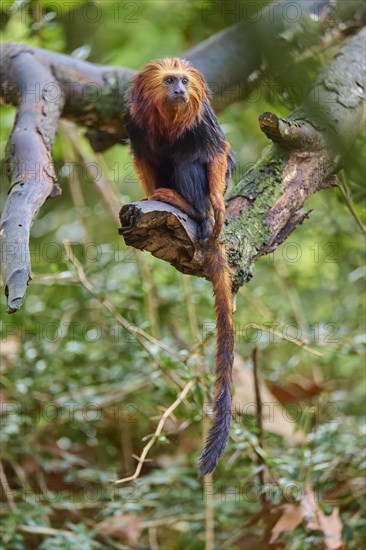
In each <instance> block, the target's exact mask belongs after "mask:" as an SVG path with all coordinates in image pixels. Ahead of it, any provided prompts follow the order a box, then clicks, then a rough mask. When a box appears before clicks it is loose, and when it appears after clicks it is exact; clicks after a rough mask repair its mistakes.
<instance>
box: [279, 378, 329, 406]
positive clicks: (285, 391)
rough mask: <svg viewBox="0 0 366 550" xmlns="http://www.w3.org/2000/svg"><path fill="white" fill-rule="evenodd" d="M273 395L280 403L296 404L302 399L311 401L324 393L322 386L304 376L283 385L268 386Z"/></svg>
mask: <svg viewBox="0 0 366 550" xmlns="http://www.w3.org/2000/svg"><path fill="white" fill-rule="evenodd" d="M268 387H269V389H270V391H271V393H273V395H274V396H275V397H276V398H277V399H278V401H280V403H298V402H299V401H303V400H304V399H311V398H312V397H315V396H316V395H319V394H320V393H321V392H322V391H324V388H323V386H321V385H319V384H317V383H316V382H314V380H311V379H310V378H305V376H297V377H296V379H295V380H292V381H291V382H287V383H285V384H274V383H271V384H268Z"/></svg>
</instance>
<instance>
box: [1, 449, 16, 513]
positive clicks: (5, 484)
mask: <svg viewBox="0 0 366 550" xmlns="http://www.w3.org/2000/svg"><path fill="white" fill-rule="evenodd" d="M0 481H1V485H2V486H3V489H4V493H5V496H6V500H7V501H8V504H9V508H10V509H11V511H12V512H15V502H14V498H13V494H12V491H11V488H10V486H9V482H8V480H7V477H6V474H5V471H4V468H3V463H2V460H0Z"/></svg>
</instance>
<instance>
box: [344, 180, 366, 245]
mask: <svg viewBox="0 0 366 550" xmlns="http://www.w3.org/2000/svg"><path fill="white" fill-rule="evenodd" d="M339 179H340V180H341V181H342V183H341V185H340V186H339V190H340V192H341V195H342V197H343V198H344V202H345V203H346V205H347V208H348V209H349V211H350V212H351V214H352V216H353V217H354V219H355V221H356V223H357V225H358V227H359V228H360V229H361V231H362V233H363V234H364V235H366V227H365V226H364V224H363V223H362V221H361V220H360V218H359V216H358V214H357V212H356V210H355V208H354V206H353V203H352V201H351V199H350V198H349V195H348V192H347V188H346V186H345V183H344V177H343V173H342V172H341V174H340V178H339Z"/></svg>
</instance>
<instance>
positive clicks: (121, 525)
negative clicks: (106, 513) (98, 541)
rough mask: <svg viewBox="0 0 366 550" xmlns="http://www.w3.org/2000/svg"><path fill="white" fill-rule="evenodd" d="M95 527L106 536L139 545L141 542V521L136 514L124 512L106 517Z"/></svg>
mask: <svg viewBox="0 0 366 550" xmlns="http://www.w3.org/2000/svg"><path fill="white" fill-rule="evenodd" d="M95 527H96V528H97V529H98V531H99V533H101V534H102V535H104V536H105V537H111V538H114V539H118V540H123V541H127V542H128V543H129V544H131V545H137V544H138V542H139V537H140V533H141V522H140V518H139V517H138V516H137V515H136V514H123V515H121V516H116V517H114V518H111V519H105V520H104V521H101V522H100V523H97V524H96V526H95Z"/></svg>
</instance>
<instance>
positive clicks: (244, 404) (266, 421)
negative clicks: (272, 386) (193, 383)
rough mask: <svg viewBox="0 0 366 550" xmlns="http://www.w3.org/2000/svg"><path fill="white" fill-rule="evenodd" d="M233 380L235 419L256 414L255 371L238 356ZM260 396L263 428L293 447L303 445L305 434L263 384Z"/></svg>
mask: <svg viewBox="0 0 366 550" xmlns="http://www.w3.org/2000/svg"><path fill="white" fill-rule="evenodd" d="M233 379H234V396H233V405H232V410H233V416H234V419H235V417H236V415H238V414H249V415H253V414H255V411H256V407H255V392H254V381H253V371H252V370H250V369H249V368H248V367H247V366H246V364H245V362H244V361H243V360H242V359H240V357H238V356H237V355H236V356H235V361H234V368H233ZM260 394H261V399H262V409H263V411H262V412H263V428H264V429H265V430H267V431H269V432H272V433H275V434H277V435H280V436H282V437H283V438H284V439H285V441H286V443H289V444H293V445H295V444H297V443H301V442H302V441H303V439H304V433H303V432H302V431H301V430H296V423H295V422H291V421H290V417H289V415H288V413H287V412H286V411H285V410H284V409H283V407H282V405H281V404H280V402H279V401H278V400H277V399H276V397H275V396H274V395H273V394H272V393H271V392H270V391H269V389H268V388H267V386H266V385H265V384H263V382H262V383H261V384H260Z"/></svg>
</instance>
